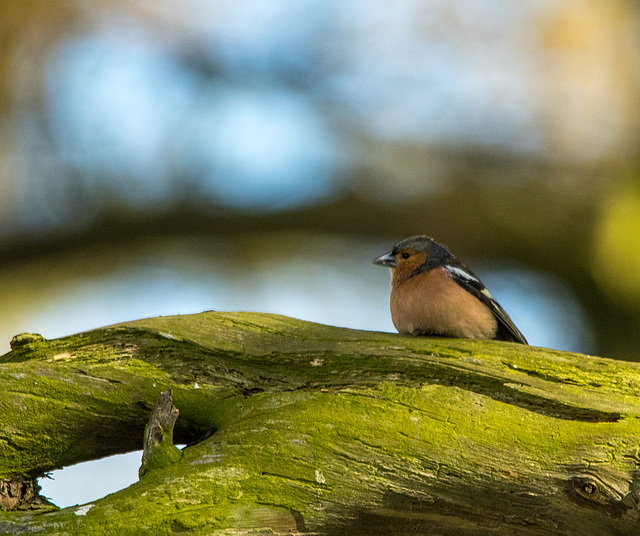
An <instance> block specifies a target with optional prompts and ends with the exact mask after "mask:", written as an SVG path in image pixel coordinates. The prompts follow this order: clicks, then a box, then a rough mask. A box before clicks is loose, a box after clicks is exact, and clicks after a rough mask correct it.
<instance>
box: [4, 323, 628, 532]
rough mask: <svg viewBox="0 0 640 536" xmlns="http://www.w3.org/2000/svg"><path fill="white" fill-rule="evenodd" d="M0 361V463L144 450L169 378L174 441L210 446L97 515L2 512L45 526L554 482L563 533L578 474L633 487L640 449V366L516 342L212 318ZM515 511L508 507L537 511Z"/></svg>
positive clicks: (283, 520) (464, 501)
mask: <svg viewBox="0 0 640 536" xmlns="http://www.w3.org/2000/svg"><path fill="white" fill-rule="evenodd" d="M18 350H19V351H18ZM3 360H4V362H3V364H2V365H0V383H2V384H3V385H6V386H8V388H6V389H3V390H0V415H3V416H4V417H0V426H1V431H0V474H4V475H8V474H30V475H34V474H39V473H40V474H41V473H42V472H43V471H45V470H48V469H50V468H53V467H58V466H60V465H67V464H69V463H74V462H76V461H81V460H83V459H91V458H95V457H97V456H99V455H106V454H112V453H115V452H117V451H119V449H123V448H124V449H125V450H129V449H131V448H140V445H141V442H142V432H143V430H144V426H145V424H146V421H147V419H148V417H149V414H150V412H151V408H152V407H153V404H154V402H155V400H156V398H157V396H158V394H159V393H160V392H161V391H164V390H166V389H167V388H169V387H171V388H172V389H173V400H174V404H175V405H176V407H177V408H178V409H179V410H180V418H179V419H178V422H177V425H176V436H177V441H178V440H179V439H183V440H184V439H185V438H190V439H191V440H194V441H195V440H201V441H200V442H198V443H197V444H195V445H194V446H191V447H189V448H187V449H186V450H185V451H184V455H182V453H180V458H179V459H178V457H177V456H174V455H175V454H176V452H175V450H173V449H172V448H169V445H167V448H168V449H169V450H168V456H169V458H170V459H169V462H170V463H168V464H161V465H164V466H161V467H157V468H156V469H154V470H153V471H151V472H149V473H148V474H146V475H145V477H144V478H143V479H142V480H141V481H140V482H138V483H136V484H135V485H133V486H131V487H129V488H127V489H126V490H122V491H120V492H118V493H116V494H113V495H110V496H108V497H106V498H104V499H101V500H100V501H96V502H95V503H93V504H94V505H93V507H92V508H91V509H90V510H88V511H87V512H86V514H85V515H76V513H77V510H76V509H65V510H62V511H59V512H49V513H46V514H43V515H40V516H37V517H36V516H29V515H23V516H22V517H16V516H13V515H12V514H2V515H1V516H0V520H3V519H4V520H5V522H7V523H18V524H23V525H24V526H26V527H30V529H31V528H33V529H34V534H48V533H49V532H47V530H51V527H52V526H55V527H58V529H56V530H59V531H62V532H59V533H64V531H65V530H66V531H68V532H69V533H74V531H80V533H82V534H113V533H122V534H127V533H128V532H127V531H131V527H132V526H135V527H136V530H137V531H138V532H130V533H136V534H144V533H149V534H172V533H174V532H175V533H180V532H183V533H195V534H197V533H214V532H215V531H225V530H227V529H228V530H231V529H237V530H247V531H250V530H254V529H255V530H258V529H261V528H264V527H265V526H268V527H271V529H272V530H273V531H276V532H277V531H280V532H284V533H286V532H288V531H293V530H298V531H301V530H302V528H304V529H305V530H315V529H317V528H318V527H322V526H326V524H327V523H329V524H331V523H338V524H339V523H343V522H345V521H344V520H345V519H349V518H350V516H353V515H355V514H354V513H353V512H355V511H358V509H376V508H380V509H383V510H384V508H389V501H390V500H391V499H390V497H391V496H393V497H396V498H397V497H413V500H415V501H418V502H419V504H420V505H421V506H420V508H423V509H428V508H430V507H429V505H430V504H433V505H435V504H436V503H435V502H434V501H435V499H433V497H437V498H438V499H437V500H438V501H445V503H447V504H449V503H451V504H456V505H457V507H458V508H462V509H463V510H465V511H469V512H477V514H476V515H480V513H479V512H482V511H483V510H487V509H491V508H494V506H492V504H496V503H497V502H502V503H504V502H505V501H504V500H502V501H501V500H500V497H501V495H500V494H501V493H507V492H508V493H515V494H517V495H518V496H520V497H522V496H525V497H540V496H541V491H540V490H547V492H546V493H547V494H549V491H548V490H555V491H554V492H552V493H550V495H549V496H548V497H547V496H545V497H546V498H545V500H546V501H548V503H549V504H548V508H552V507H553V508H555V509H556V510H557V511H558V512H561V514H558V516H560V517H559V518H558V519H556V521H554V522H555V523H557V524H561V523H562V522H563V521H562V520H563V519H565V517H563V516H569V514H571V515H574V516H575V514H576V510H572V509H571V508H578V506H575V505H574V504H573V503H571V502H569V503H568V500H567V493H566V492H565V491H563V490H564V486H565V485H566V482H567V478H568V476H569V475H571V474H582V472H585V471H586V472H591V473H590V474H592V473H593V474H595V475H597V476H598V478H602V479H605V478H608V479H611V478H612V477H611V475H618V476H617V477H616V479H617V480H616V481H619V483H618V484H617V485H619V486H622V488H624V486H625V485H626V486H627V488H626V489H627V492H626V493H627V494H628V493H631V492H630V491H629V490H630V489H631V488H630V485H631V484H630V482H632V480H633V475H634V474H635V462H634V460H635V459H636V457H637V453H638V452H639V451H640V400H639V398H638V395H637V393H638V389H637V387H638V385H640V368H639V367H638V365H635V364H630V363H623V362H618V361H610V360H604V359H599V358H592V357H587V356H579V355H575V354H568V353H562V352H555V351H548V350H544V349H537V348H530V347H524V346H522V345H516V344H509V343H497V342H492V341H465V340H443V339H423V338H411V337H403V336H400V335H393V334H382V333H373V332H364V331H355V330H346V329H340V328H332V327H329V326H321V325H318V324H312V323H308V322H301V321H298V320H294V319H289V318H286V317H280V316H275V315H258V314H251V313H211V312H209V313H203V314H201V315H191V316H181V317H164V318H155V319H147V320H140V321H136V322H130V323H126V324H121V325H116V326H111V327H109V328H104V329H102V330H96V331H94V332H89V333H87V334H81V335H78V336H73V337H69V338H65V339H60V340H57V341H41V340H38V341H32V342H27V343H25V344H24V345H21V346H19V348H18V349H17V350H16V351H14V352H11V353H10V354H8V355H7V356H4V358H3ZM25 415H26V416H27V418H26V419H25V418H23V417H24V416H25ZM16 423H20V424H19V425H17V424H16ZM104 438H113V441H112V442H109V441H105V440H104ZM123 438H129V439H128V441H129V442H128V443H127V442H126V441H124V439H123ZM203 438H204V439H203ZM123 441H124V443H123ZM123 445H124V446H123ZM133 445H135V447H133ZM120 451H121V450H120ZM461 482H463V483H465V485H464V486H461ZM625 483H626V484H625ZM505 490H506V491H505ZM427 497H432V499H429V500H427V499H426V498H427ZM393 500H394V501H395V500H396V499H393ZM629 500H630V499H629ZM429 501H431V502H429ZM492 501H493V502H492ZM507 503H509V501H507ZM567 503H568V505H567ZM394 504H395V503H394ZM509 504H511V503H509ZM519 504H521V503H518V502H516V503H514V504H513V505H511V506H510V508H512V509H513V512H511V513H510V514H509V515H518V516H523V518H524V517H526V516H527V510H526V508H524V507H522V509H521V510H518V508H520V506H519ZM436 507H437V508H440V509H442V508H443V505H442V504H440V503H438V505H436V506H433V508H436ZM556 510H553V511H554V512H555V511H556ZM425 511H426V510H425ZM589 512H590V511H589ZM582 513H583V514H584V512H582ZM594 515H595V514H594ZM582 517H583V518H585V519H586V518H588V517H589V516H586V517H585V516H584V515H583V516H582ZM568 518H569V517H567V519H568ZM140 520H144V527H146V528H144V527H140V523H141V521H140ZM0 523H2V521H0ZM0 526H2V525H0ZM36 529H37V530H36Z"/></svg>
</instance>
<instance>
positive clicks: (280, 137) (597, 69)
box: [0, 0, 640, 360]
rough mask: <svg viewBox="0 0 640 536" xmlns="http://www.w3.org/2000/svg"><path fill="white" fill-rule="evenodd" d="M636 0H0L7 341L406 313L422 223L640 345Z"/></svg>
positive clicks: (557, 335) (608, 352) (523, 286)
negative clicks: (398, 305)
mask: <svg viewBox="0 0 640 536" xmlns="http://www.w3.org/2000/svg"><path fill="white" fill-rule="evenodd" d="M639 20H640V10H639V8H638V4H637V3H636V2H633V1H631V0H610V1H608V2H601V1H599V0H566V1H563V2H557V1H556V2H553V1H550V0H521V1H518V2H513V1H512V0H471V1H469V0H464V1H463V0H429V1H424V0H397V1H395V2H393V3H388V2H377V1H371V0H367V1H364V0H355V1H351V2H342V1H337V0H322V1H320V0H303V1H300V0H275V1H268V0H241V1H238V2H223V1H222V0H153V1H152V0H127V1H126V2H124V1H118V0H109V1H108V2H107V1H102V0H94V1H92V2H89V3H87V2H85V1H80V0H77V1H73V0H64V1H61V2H50V1H49V0H28V1H22V2H15V1H11V0H3V1H0V37H1V39H2V41H1V42H2V55H1V57H0V303H1V304H2V306H1V312H0V345H2V346H1V348H2V350H1V351H5V350H8V349H9V346H8V343H9V340H10V339H11V337H12V336H13V335H15V334H16V333H19V332H24V331H29V332H39V333H42V334H43V335H44V336H45V337H47V338H51V337H59V336H63V335H67V334H70V333H74V332H78V331H81V330H86V329H91V328H95V327H98V326H102V325H106V324H110V323H115V322H121V321H125V320H131V319H135V318H140V317H146V316H154V315H161V314H162V315H165V314H178V313H194V312H200V311H202V310H206V309H216V310H251V311H265V312H277V313H282V314H286V315H290V316H295V317H299V318H303V319H308V320H314V321H318V322H325V323H330V324H335V325H340V326H347V327H352V328H360V329H372V330H387V331H394V329H393V325H392V324H391V321H390V317H389V311H388V295H389V274H388V271H387V270H384V269H381V268H379V267H375V266H373V265H371V259H372V258H373V257H374V256H376V255H378V254H381V253H383V252H385V251H387V250H388V249H389V248H390V247H391V246H392V245H393V244H394V243H395V242H396V241H398V240H400V239H402V238H405V237H407V236H410V235H413V234H423V233H425V234H428V235H431V236H433V237H435V238H436V239H437V240H439V241H440V242H442V243H444V244H446V245H447V246H449V247H450V249H451V250H452V251H453V252H454V253H455V254H456V255H457V256H458V257H459V258H461V259H462V260H463V261H465V262H467V263H468V264H469V265H470V266H471V267H472V268H473V269H474V270H475V271H476V272H477V273H478V274H479V275H480V277H481V278H482V279H483V280H484V281H485V283H486V284H487V286H488V287H489V288H490V289H491V290H492V292H493V293H494V295H495V296H496V297H497V298H498V300H499V301H500V302H501V303H502V305H503V306H504V307H505V309H506V310H507V311H508V312H509V313H510V314H511V316H512V317H513V318H514V321H515V322H516V324H517V325H518V326H519V327H520V329H521V330H522V331H523V333H524V334H525V335H526V336H527V337H528V338H529V340H530V341H531V343H532V344H535V345H541V346H548V347H552V348H557V349H562V350H576V351H580V352H585V353H591V354H598V355H603V356H608V357H614V358H621V359H631V360H638V359H640V352H638V348H639V345H640V329H639V327H640V241H639V239H638V233H639V231H640V187H639V186H640V181H639V178H638V170H639V168H640V152H639V151H638V148H639V147H640V138H639V135H638V134H639V125H640V106H639V104H640V98H639V95H640V93H639V89H640V61H639V60H640V41H639V36H640V33H639V32H638V30H639V27H638V23H639Z"/></svg>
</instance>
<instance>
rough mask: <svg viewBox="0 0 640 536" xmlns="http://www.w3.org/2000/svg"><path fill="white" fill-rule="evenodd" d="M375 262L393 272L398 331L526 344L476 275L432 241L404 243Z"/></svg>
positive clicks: (394, 317)
mask: <svg viewBox="0 0 640 536" xmlns="http://www.w3.org/2000/svg"><path fill="white" fill-rule="evenodd" d="M373 264H378V265H380V266H388V267H389V268H391V319H392V320H393V325H394V326H395V327H396V329H397V330H398V332H400V333H403V334H408V335H440V336H447V337H464V338H469V339H498V340H503V341H512V342H519V343H521V344H528V343H527V340H526V339H525V338H524V335H522V333H520V330H519V329H518V328H517V327H516V326H515V325H514V323H513V321H512V320H511V318H509V315H508V314H507V313H506V312H505V311H504V309H503V308H502V307H500V305H499V304H498V302H497V301H496V300H495V299H494V297H493V296H492V295H491V293H490V292H489V291H488V290H487V289H486V287H485V286H484V284H483V283H482V281H480V279H479V278H478V276H477V275H476V274H474V273H473V272H472V271H471V270H469V268H467V267H466V266H465V265H464V264H462V263H461V262H460V261H459V260H458V259H456V258H455V257H454V256H453V255H452V254H451V253H450V252H449V250H448V249H447V248H446V247H444V246H442V245H441V244H438V243H437V242H436V241H435V240H433V239H432V238H429V237H427V236H413V237H411V238H407V239H406V240H402V241H401V242H398V243H397V244H396V245H395V246H394V247H393V249H392V250H391V251H390V252H389V253H385V254H384V255H380V256H379V257H377V258H375V259H374V260H373Z"/></svg>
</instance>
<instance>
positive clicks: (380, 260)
mask: <svg viewBox="0 0 640 536" xmlns="http://www.w3.org/2000/svg"><path fill="white" fill-rule="evenodd" d="M373 264H377V265H378V266H388V267H389V268H395V267H396V266H397V265H398V264H397V263H396V258H395V257H394V256H393V255H391V253H385V254H384V255H380V256H379V257H376V258H375V259H373Z"/></svg>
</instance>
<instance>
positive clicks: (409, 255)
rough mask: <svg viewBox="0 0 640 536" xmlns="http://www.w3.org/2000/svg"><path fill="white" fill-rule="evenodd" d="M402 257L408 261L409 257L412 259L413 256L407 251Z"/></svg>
mask: <svg viewBox="0 0 640 536" xmlns="http://www.w3.org/2000/svg"><path fill="white" fill-rule="evenodd" d="M400 256H401V257H402V258H403V259H408V258H409V257H411V254H410V253H407V252H406V251H405V252H404V253H403V254H402V255H400Z"/></svg>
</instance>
